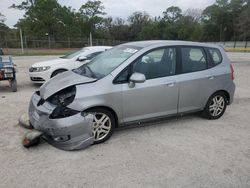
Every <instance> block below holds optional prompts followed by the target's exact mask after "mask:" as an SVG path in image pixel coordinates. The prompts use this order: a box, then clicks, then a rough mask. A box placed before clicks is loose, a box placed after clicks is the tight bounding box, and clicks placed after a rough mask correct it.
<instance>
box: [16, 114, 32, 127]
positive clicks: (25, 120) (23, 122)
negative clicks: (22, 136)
mask: <svg viewBox="0 0 250 188" xmlns="http://www.w3.org/2000/svg"><path fill="white" fill-rule="evenodd" d="M18 123H19V125H20V126H22V127H24V128H26V129H33V126H32V125H31V124H30V121H29V116H28V114H22V115H21V116H20V117H19V120H18Z"/></svg>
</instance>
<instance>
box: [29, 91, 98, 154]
mask: <svg viewBox="0 0 250 188" xmlns="http://www.w3.org/2000/svg"><path fill="white" fill-rule="evenodd" d="M93 118H94V116H93V115H92V114H86V113H83V112H78V111H75V110H73V109H69V108H67V107H66V106H60V105H57V104H55V103H54V104H53V103H51V102H50V101H49V100H44V99H42V98H41V97H40V95H39V92H36V93H34V94H33V96H32V98H31V101H30V106H29V119H30V123H31V124H32V126H33V127H34V128H35V129H36V130H39V131H41V132H43V133H44V134H43V136H42V138H43V139H44V140H46V141H47V142H48V143H50V144H51V145H53V146H55V147H57V148H60V149H63V150H79V149H83V148H86V147H87V146H89V145H91V144H93V143H94V138H93V133H92V123H93Z"/></svg>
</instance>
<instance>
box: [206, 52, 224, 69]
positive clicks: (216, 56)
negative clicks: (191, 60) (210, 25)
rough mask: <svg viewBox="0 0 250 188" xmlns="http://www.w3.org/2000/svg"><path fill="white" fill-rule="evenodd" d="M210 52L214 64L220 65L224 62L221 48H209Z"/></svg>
mask: <svg viewBox="0 0 250 188" xmlns="http://www.w3.org/2000/svg"><path fill="white" fill-rule="evenodd" d="M208 52H209V54H210V56H211V59H212V63H213V64H214V65H218V64H220V63H221V62H222V55H221V52H220V50H219V49H216V48H208Z"/></svg>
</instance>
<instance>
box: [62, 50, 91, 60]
mask: <svg viewBox="0 0 250 188" xmlns="http://www.w3.org/2000/svg"><path fill="white" fill-rule="evenodd" d="M86 51H87V49H81V50H79V51H76V52H71V53H68V54H66V55H64V56H62V57H61V58H62V59H72V58H74V57H77V56H78V55H80V54H81V53H83V52H86Z"/></svg>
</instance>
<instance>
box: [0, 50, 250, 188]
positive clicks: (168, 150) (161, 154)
mask: <svg viewBox="0 0 250 188" xmlns="http://www.w3.org/2000/svg"><path fill="white" fill-rule="evenodd" d="M229 56H230V58H231V59H232V60H233V61H234V62H238V63H235V64H234V68H235V74H236V79H235V82H236V85H237V89H236V93H235V100H234V103H233V104H232V105H230V106H229V107H228V108H227V111H226V113H225V115H224V116H223V117H222V118H221V119H219V120H215V121H209V120H204V119H202V118H201V117H199V116H198V115H189V116H185V117H182V118H173V119H169V120H167V121H164V122H162V123H157V124H154V125H148V126H141V127H134V128H126V129H120V130H117V131H116V132H115V133H114V135H113V136H112V138H111V139H110V140H109V141H107V142H106V143H104V144H100V145H95V146H91V147H89V148H87V149H85V150H81V151H74V152H66V151H61V150H59V149H56V148H54V147H52V146H50V145H48V144H47V143H41V144H40V145H39V146H38V147H34V148H30V149H25V148H23V147H22V145H21V139H22V136H23V134H24V133H25V132H26V130H24V129H23V128H21V127H19V126H18V125H17V119H18V117H19V115H20V114H22V113H24V112H26V111H27V108H28V103H29V99H30V97H31V95H32V93H33V92H34V91H35V90H37V89H38V86H34V85H33V84H31V83H30V81H29V78H28V67H29V66H30V65H31V64H32V63H34V62H37V61H40V60H46V59H50V58H54V57H52V56H44V57H16V58H14V61H15V63H16V64H17V65H18V70H19V73H18V75H17V77H18V92H17V93H12V92H10V88H8V87H7V84H6V83H0V107H1V108H0V109H1V115H0V122H1V123H0V164H1V166H0V187H19V188H21V187H25V188H27V187H53V188H54V187H60V188H61V187H101V186H102V187H190V188H194V187H218V188H221V187H246V188H249V187H250V119H249V114H250V84H249V83H250V79H249V75H250V53H249V54H241V53H232V54H229Z"/></svg>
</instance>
